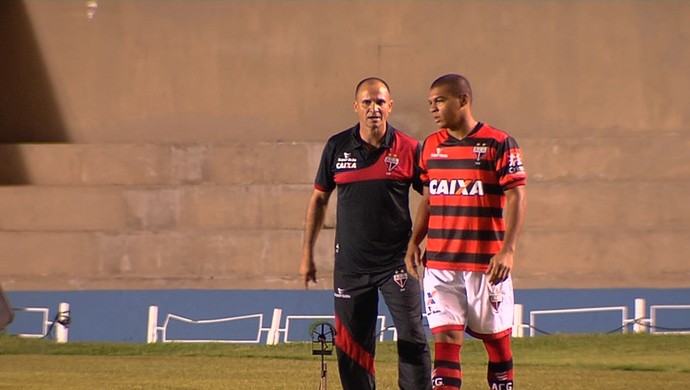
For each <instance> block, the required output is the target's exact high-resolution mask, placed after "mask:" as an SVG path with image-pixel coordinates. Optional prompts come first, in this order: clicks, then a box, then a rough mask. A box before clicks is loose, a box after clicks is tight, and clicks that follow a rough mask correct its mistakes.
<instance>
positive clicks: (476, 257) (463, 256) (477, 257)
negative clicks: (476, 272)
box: [426, 252, 494, 264]
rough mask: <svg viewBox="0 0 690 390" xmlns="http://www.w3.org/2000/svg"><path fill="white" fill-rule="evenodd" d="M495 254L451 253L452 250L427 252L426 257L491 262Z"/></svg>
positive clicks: (481, 262)
mask: <svg viewBox="0 0 690 390" xmlns="http://www.w3.org/2000/svg"><path fill="white" fill-rule="evenodd" d="M493 256H494V255H492V254H490V253H466V252H460V253H451V252H427V253H426V258H427V260H431V261H448V262H456V263H472V264H489V261H490V260H491V258H492V257H493Z"/></svg>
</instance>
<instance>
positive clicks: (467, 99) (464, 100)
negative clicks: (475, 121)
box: [460, 93, 470, 107]
mask: <svg viewBox="0 0 690 390" xmlns="http://www.w3.org/2000/svg"><path fill="white" fill-rule="evenodd" d="M469 102H470V95H468V94H466V93H463V94H461V95H460V107H465V106H466V105H467V103H469Z"/></svg>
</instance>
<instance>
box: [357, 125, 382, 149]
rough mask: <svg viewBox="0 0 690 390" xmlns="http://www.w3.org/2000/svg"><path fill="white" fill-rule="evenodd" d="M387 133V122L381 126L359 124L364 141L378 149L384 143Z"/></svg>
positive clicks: (360, 134)
mask: <svg viewBox="0 0 690 390" xmlns="http://www.w3.org/2000/svg"><path fill="white" fill-rule="evenodd" d="M385 135H386V124H385V123H384V124H382V125H381V126H379V127H373V128H369V127H366V126H362V125H361V124H360V126H359V136H360V138H362V141H364V143H365V144H366V145H368V146H370V147H372V148H375V149H378V148H380V147H381V144H382V143H383V137H384V136H385Z"/></svg>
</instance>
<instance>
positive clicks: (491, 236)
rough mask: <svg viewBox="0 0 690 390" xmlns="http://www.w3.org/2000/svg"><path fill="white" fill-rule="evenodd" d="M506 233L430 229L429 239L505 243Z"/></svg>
mask: <svg viewBox="0 0 690 390" xmlns="http://www.w3.org/2000/svg"><path fill="white" fill-rule="evenodd" d="M504 235H505V232H495V231H493V230H450V229H429V233H428V237H429V238H441V239H444V240H478V241H503V236H504Z"/></svg>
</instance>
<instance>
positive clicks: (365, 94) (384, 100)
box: [354, 82, 393, 129]
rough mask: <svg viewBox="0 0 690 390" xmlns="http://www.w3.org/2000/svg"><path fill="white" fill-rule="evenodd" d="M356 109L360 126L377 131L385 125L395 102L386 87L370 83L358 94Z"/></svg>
mask: <svg viewBox="0 0 690 390" xmlns="http://www.w3.org/2000/svg"><path fill="white" fill-rule="evenodd" d="M354 107H355V112H356V113H357V116H358V117H359V123H360V125H361V126H365V127H367V128H369V129H375V128H379V127H382V126H384V125H385V123H386V121H387V120H388V116H389V115H390V113H391V111H392V109H393V100H391V96H390V92H388V88H386V86H385V85H383V84H382V83H378V82H376V83H369V84H365V85H363V86H362V87H361V88H360V89H359V92H357V99H356V100H355V104H354Z"/></svg>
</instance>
